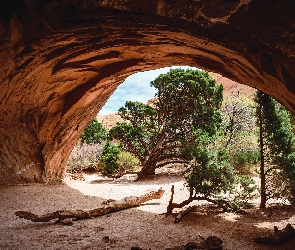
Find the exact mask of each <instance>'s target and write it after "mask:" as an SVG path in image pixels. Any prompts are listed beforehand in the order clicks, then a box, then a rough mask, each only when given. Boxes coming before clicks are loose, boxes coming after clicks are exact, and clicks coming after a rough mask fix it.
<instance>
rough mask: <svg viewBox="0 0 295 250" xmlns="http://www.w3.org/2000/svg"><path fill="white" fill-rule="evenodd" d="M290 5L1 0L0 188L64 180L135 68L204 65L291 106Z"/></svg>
mask: <svg viewBox="0 0 295 250" xmlns="http://www.w3.org/2000/svg"><path fill="white" fill-rule="evenodd" d="M286 2H287V3H286ZM294 10H295V2H294V1H254V0H233V1H223V0H212V1H207V0H182V1H176V0H169V1H168V0H158V1H156V0H149V1H146V0H145V1H141V0H124V1H121V0H63V1H61V0H42V1H41V0H38V1H37V0H10V1H1V3H0V84H1V91H0V139H1V143H0V178H1V180H0V181H1V184H8V183H20V182H47V181H55V180H56V179H58V178H62V177H63V176H64V172H65V166H66V162H67V158H68V156H69V154H70V151H71V149H72V147H73V145H74V144H75V142H76V141H77V139H78V137H79V135H80V134H81V133H82V131H83V130H84V128H85V127H86V125H87V124H88V123H89V121H90V120H91V119H92V118H93V117H94V116H95V115H96V114H97V112H98V111H99V110H100V109H101V107H102V106H103V105H104V103H105V102H106V101H107V99H108V98H109V97H110V95H111V94H112V93H113V92H114V90H115V89H116V88H117V86H118V85H119V84H120V83H121V82H122V81H123V80H124V79H125V78H126V77H127V76H129V75H130V74H132V73H135V72H139V71H145V70H151V69H156V68H160V67H164V66H171V65H190V66H195V67H199V68H203V69H206V70H208V71H212V72H217V73H220V74H222V75H223V76H224V77H228V78H230V79H232V80H235V81H237V82H239V83H243V84H246V85H250V86H252V87H256V88H258V89H261V90H263V91H265V92H267V93H268V94H270V95H272V96H273V97H275V98H276V99H278V100H279V101H280V102H282V103H283V104H285V105H286V106H287V107H288V108H289V109H290V110H292V111H294V110H295V96H294V93H295V88H294V87H295V86H294V80H295V70H294V65H295V48H294V46H295V15H294ZM138 84H141V83H140V82H139V83H138Z"/></svg>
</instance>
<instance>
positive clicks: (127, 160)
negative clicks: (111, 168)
mask: <svg viewBox="0 0 295 250" xmlns="http://www.w3.org/2000/svg"><path fill="white" fill-rule="evenodd" d="M116 163H117V165H118V167H119V171H121V172H122V171H130V170H132V169H133V168H134V167H135V166H138V165H139V164H140V161H139V160H138V158H136V157H135V156H134V155H133V154H131V153H129V152H126V151H121V152H120V153H119V154H118V159H117V162H116Z"/></svg>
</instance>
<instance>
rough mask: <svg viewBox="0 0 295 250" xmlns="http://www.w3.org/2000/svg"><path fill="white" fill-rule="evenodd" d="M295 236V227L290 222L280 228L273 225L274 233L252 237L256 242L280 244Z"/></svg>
mask: <svg viewBox="0 0 295 250" xmlns="http://www.w3.org/2000/svg"><path fill="white" fill-rule="evenodd" d="M293 237H295V229H294V228H293V227H292V226H291V224H287V226H286V227H284V228H283V229H282V230H279V229H278V227H276V226H275V227H274V234H272V235H267V236H262V237H257V238H254V242H256V243H267V244H281V243H283V242H285V241H287V240H289V239H292V238H293Z"/></svg>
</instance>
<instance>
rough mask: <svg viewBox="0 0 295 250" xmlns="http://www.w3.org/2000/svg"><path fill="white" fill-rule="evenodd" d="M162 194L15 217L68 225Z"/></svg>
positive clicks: (161, 193)
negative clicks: (56, 220) (96, 206)
mask: <svg viewBox="0 0 295 250" xmlns="http://www.w3.org/2000/svg"><path fill="white" fill-rule="evenodd" d="M163 194H164V190H163V189H159V190H158V191H151V192H149V193H147V194H144V195H142V196H139V197H137V196H129V197H126V198H124V199H122V200H118V201H111V202H109V203H103V205H102V206H101V207H98V208H96V209H92V210H89V211H84V210H58V211H56V212H53V213H47V214H44V215H36V214H33V213H31V212H28V211H17V212H15V215H16V216H18V217H20V218H23V219H26V220H31V221H33V222H48V221H51V220H53V219H58V221H61V222H63V220H66V221H65V224H69V222H68V219H69V218H74V219H77V220H81V219H88V218H92V217H98V216H101V215H105V214H108V213H113V212H117V211H120V210H123V209H127V208H131V207H135V206H139V205H140V204H141V203H144V202H146V201H149V200H153V199H160V198H161V197H162V196H163Z"/></svg>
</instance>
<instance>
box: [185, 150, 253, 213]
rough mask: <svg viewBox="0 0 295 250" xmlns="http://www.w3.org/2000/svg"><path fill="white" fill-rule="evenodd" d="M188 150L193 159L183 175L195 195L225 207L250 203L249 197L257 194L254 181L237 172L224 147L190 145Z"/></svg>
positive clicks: (232, 207) (235, 208) (234, 208)
mask: <svg viewBox="0 0 295 250" xmlns="http://www.w3.org/2000/svg"><path fill="white" fill-rule="evenodd" d="M187 150H188V151H189V152H190V154H191V155H192V156H193V158H194V162H193V163H192V168H191V170H190V171H189V172H188V173H187V174H186V176H185V177H186V181H187V184H188V186H189V187H191V188H193V189H194V191H195V197H198V196H199V197H205V198H206V199H207V200H208V201H210V202H215V203H217V204H219V205H220V206H222V207H223V208H224V209H225V210H227V208H228V207H230V208H231V210H234V211H237V210H239V209H243V208H249V207H250V203H249V201H250V200H252V199H254V198H256V197H257V192H256V191H257V186H256V185H255V181H254V180H253V179H252V178H251V177H249V176H237V175H236V174H237V173H236V171H235V169H234V168H233V166H232V165H231V164H230V157H229V155H228V152H227V151H226V150H225V149H219V150H212V148H211V149H210V150H208V149H207V148H206V147H205V148H204V147H194V146H192V145H190V147H189V148H188V149H187Z"/></svg>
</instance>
